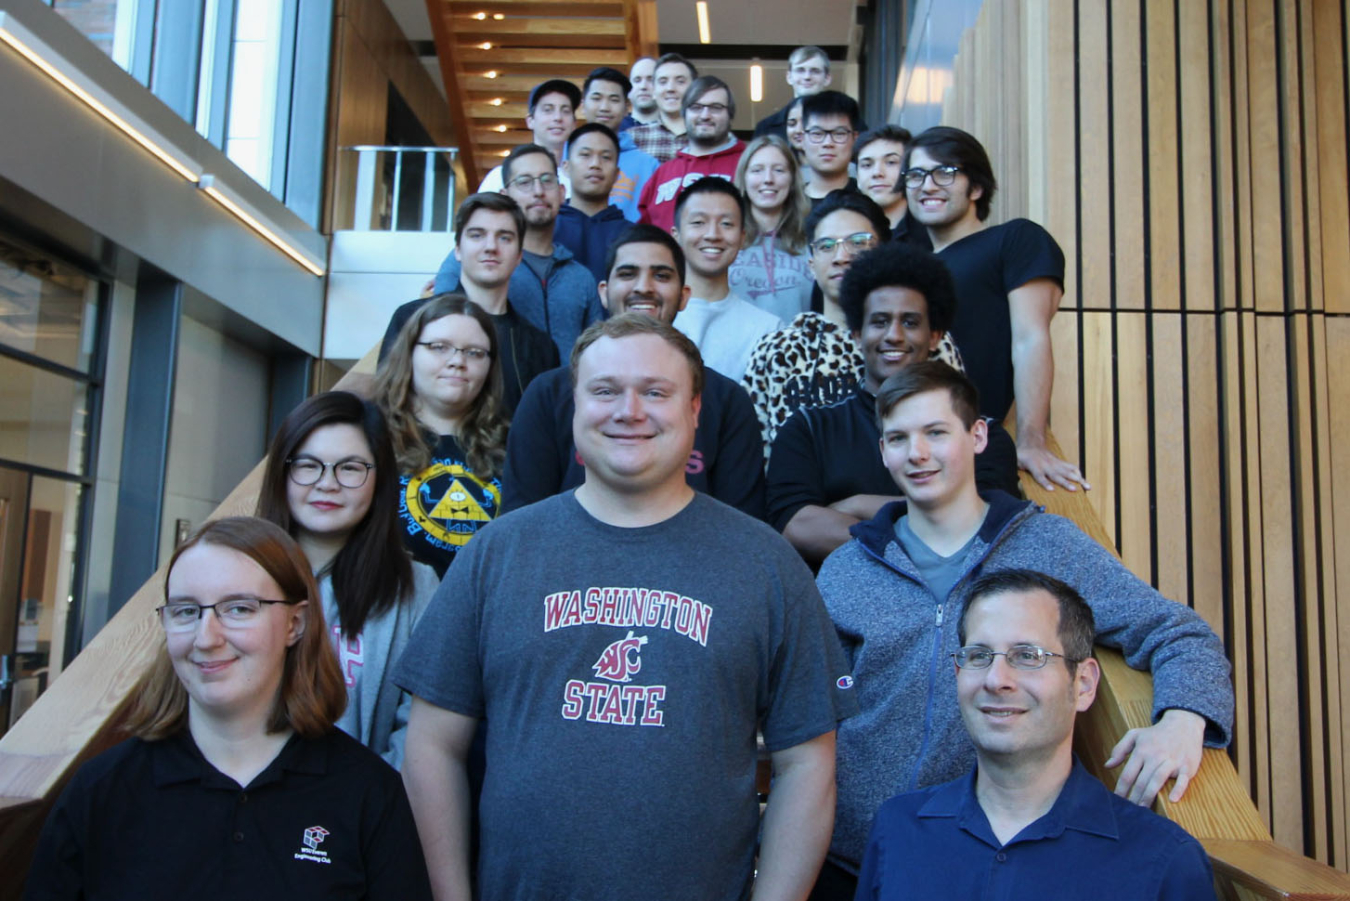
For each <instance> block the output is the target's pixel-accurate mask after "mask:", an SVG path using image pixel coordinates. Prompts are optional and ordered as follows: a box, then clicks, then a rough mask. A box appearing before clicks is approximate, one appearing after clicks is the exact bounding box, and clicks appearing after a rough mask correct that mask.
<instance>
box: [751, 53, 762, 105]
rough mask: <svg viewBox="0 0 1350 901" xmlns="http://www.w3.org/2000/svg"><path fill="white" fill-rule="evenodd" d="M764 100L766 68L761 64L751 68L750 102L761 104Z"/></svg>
mask: <svg viewBox="0 0 1350 901" xmlns="http://www.w3.org/2000/svg"><path fill="white" fill-rule="evenodd" d="M763 99H764V67H763V66H761V65H760V64H759V63H755V64H753V65H752V66H750V102H751V103H759V102H760V101H761V100H763Z"/></svg>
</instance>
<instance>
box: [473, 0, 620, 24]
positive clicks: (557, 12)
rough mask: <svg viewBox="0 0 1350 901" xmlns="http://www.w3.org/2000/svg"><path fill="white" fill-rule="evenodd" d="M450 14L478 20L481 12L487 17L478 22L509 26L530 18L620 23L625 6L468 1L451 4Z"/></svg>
mask: <svg viewBox="0 0 1350 901" xmlns="http://www.w3.org/2000/svg"><path fill="white" fill-rule="evenodd" d="M450 11H451V14H452V15H455V16H465V17H469V18H477V15H478V13H480V12H481V13H484V14H485V15H486V19H483V20H480V21H495V22H503V21H505V22H510V21H511V20H513V19H520V18H527V17H532V16H568V17H577V18H594V19H608V18H614V19H621V18H622V17H623V14H624V5H623V4H622V3H613V2H604V0H599V2H596V0H590V2H578V3H561V2H552V0H543V2H540V0H531V2H522V3H474V2H472V0H469V2H465V3H451V4H450ZM494 15H499V16H505V18H504V19H493V18H492V17H493V16H494Z"/></svg>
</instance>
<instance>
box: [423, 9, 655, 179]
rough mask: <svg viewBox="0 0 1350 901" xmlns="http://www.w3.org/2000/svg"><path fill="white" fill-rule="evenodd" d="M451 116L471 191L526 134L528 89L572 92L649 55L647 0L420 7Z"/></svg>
mask: <svg viewBox="0 0 1350 901" xmlns="http://www.w3.org/2000/svg"><path fill="white" fill-rule="evenodd" d="M427 12H428V14H429V15H430V18H431V30H432V34H433V36H434V37H435V41H436V54H437V56H438V57H439V59H440V65H441V77H442V79H443V80H444V82H445V95H446V97H447V98H449V102H450V114H451V117H452V118H453V120H454V121H455V122H456V124H457V126H458V124H459V123H467V127H462V128H459V129H458V130H459V134H460V149H461V156H462V158H463V160H464V166H465V169H466V175H467V177H468V179H469V182H470V185H469V186H470V187H471V188H472V187H477V185H478V182H479V181H481V180H482V178H483V176H484V175H485V174H486V173H487V172H488V171H489V170H490V169H491V168H492V167H493V166H496V165H498V164H500V163H501V160H502V157H504V156H506V154H507V153H508V152H509V151H510V149H511V148H512V147H515V146H517V145H519V144H526V143H529V142H530V141H531V140H532V136H531V134H530V131H529V129H527V128H526V127H525V113H526V106H527V104H528V101H529V95H530V89H531V88H533V87H534V86H535V85H537V84H539V82H541V81H545V80H547V79H549V78H566V79H568V80H570V81H573V82H575V83H576V85H577V87H578V88H580V87H581V85H582V82H583V81H584V80H585V78H586V75H587V74H588V73H589V72H590V71H591V70H592V69H594V68H596V67H597V66H613V67H614V68H616V69H619V70H620V71H622V72H625V73H626V72H627V71H628V67H629V65H631V64H632V62H633V61H634V60H636V59H637V58H638V57H639V56H641V55H643V54H650V53H652V52H653V50H654V48H655V40H656V30H655V21H656V12H655V0H586V2H575V3H574V2H568V0H482V2H474V0H427Z"/></svg>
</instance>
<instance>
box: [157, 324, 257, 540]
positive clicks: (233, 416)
mask: <svg viewBox="0 0 1350 901" xmlns="http://www.w3.org/2000/svg"><path fill="white" fill-rule="evenodd" d="M269 386H270V383H269V378H268V358H267V357H266V356H265V355H264V354H262V353H260V352H258V351H257V350H254V349H253V348H251V347H249V346H247V345H245V344H243V343H241V342H240V341H238V340H236V339H234V338H231V337H229V336H227V335H225V334H223V333H222V332H219V331H217V330H216V329H213V328H211V327H210V326H207V325H204V324H202V323H201V322H198V321H197V320H195V319H192V318H190V317H187V316H185V317H183V321H182V325H181V328H180V331H179V338H178V369H177V375H176V376H175V378H174V391H173V419H172V424H171V426H170V431H169V457H168V465H167V467H166V468H167V473H166V475H165V479H164V512H163V515H162V516H161V518H160V536H159V540H160V545H159V546H160V553H159V559H160V561H167V560H168V559H169V556H170V555H171V554H172V553H173V549H174V546H175V532H176V526H177V523H178V520H180V519H181V520H186V521H187V524H188V528H189V530H192V529H196V528H198V527H199V526H201V525H202V523H204V522H206V520H207V519H208V518H209V517H210V515H211V512H212V511H213V510H215V508H216V507H217V506H218V505H219V504H220V502H221V501H222V500H224V499H225V496H226V495H227V494H229V493H230V491H231V490H233V489H234V487H235V486H236V485H238V484H239V483H240V482H241V481H243V478H244V476H246V475H248V473H249V470H251V469H252V468H253V467H254V466H255V465H257V463H258V461H259V460H261V459H262V458H263V456H264V455H265V454H266V452H267V412H268V396H269Z"/></svg>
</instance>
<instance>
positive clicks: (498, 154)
mask: <svg viewBox="0 0 1350 901" xmlns="http://www.w3.org/2000/svg"><path fill="white" fill-rule="evenodd" d="M510 155H511V151H509V150H499V151H497V156H510Z"/></svg>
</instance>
